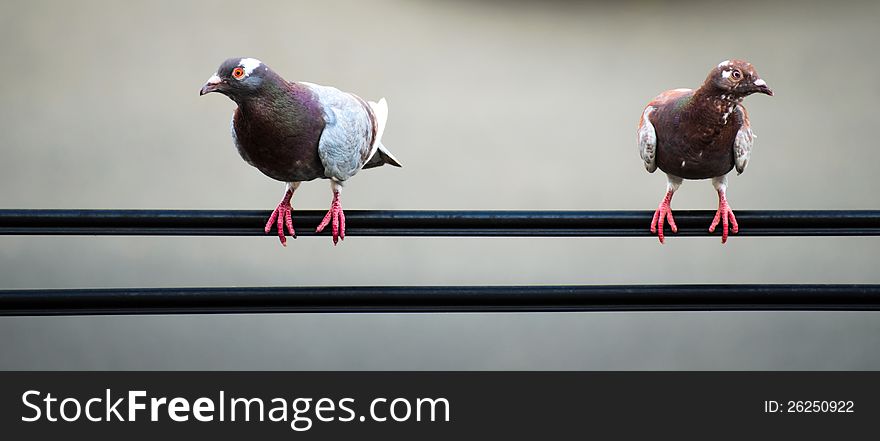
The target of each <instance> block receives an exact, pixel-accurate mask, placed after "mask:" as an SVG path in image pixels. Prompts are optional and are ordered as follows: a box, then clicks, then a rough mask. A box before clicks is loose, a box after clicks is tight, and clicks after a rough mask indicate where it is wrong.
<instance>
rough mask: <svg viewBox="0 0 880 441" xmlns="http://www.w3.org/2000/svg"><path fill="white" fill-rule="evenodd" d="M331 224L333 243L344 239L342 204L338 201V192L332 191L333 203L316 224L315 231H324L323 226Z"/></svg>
mask: <svg viewBox="0 0 880 441" xmlns="http://www.w3.org/2000/svg"><path fill="white" fill-rule="evenodd" d="M331 222H332V225H333V230H332V232H333V245H336V244H337V243H339V241H340V240H345V213H344V212H343V211H342V204H340V203H339V192H338V191H334V192H333V203H331V204H330V211H328V212H327V214H326V215H325V216H324V220H322V221H321V224H320V225H318V228H317V229H316V230H315V232H317V233H320V232H321V231H324V227H326V226H327V224H329V223H331Z"/></svg>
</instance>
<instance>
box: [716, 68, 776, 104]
mask: <svg viewBox="0 0 880 441" xmlns="http://www.w3.org/2000/svg"><path fill="white" fill-rule="evenodd" d="M706 84H707V85H710V84H711V85H713V86H714V87H715V88H716V89H720V90H721V93H722V94H725V93H726V94H729V95H733V96H736V97H744V96H748V95H751V94H753V93H763V94H767V95H770V96H772V95H773V91H772V90H770V87H769V86H767V83H766V82H765V81H764V80H762V79H761V77H759V76H758V72H757V71H755V68H754V67H753V66H752V64H751V63H749V62H747V61H743V60H725V61H722V62H721V63H718V66H716V67H715V68H714V69H712V71H711V72H709V76H708V77H707V78H706Z"/></svg>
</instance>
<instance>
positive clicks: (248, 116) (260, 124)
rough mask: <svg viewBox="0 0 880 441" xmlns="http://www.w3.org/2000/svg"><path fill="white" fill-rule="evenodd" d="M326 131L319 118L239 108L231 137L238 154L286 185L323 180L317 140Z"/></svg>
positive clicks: (233, 119) (322, 167)
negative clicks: (293, 182) (248, 110)
mask: <svg viewBox="0 0 880 441" xmlns="http://www.w3.org/2000/svg"><path fill="white" fill-rule="evenodd" d="M323 128H324V124H323V119H322V118H321V117H320V115H318V116H317V117H315V118H309V115H292V116H291V115H283V114H280V115H279V114H273V113H272V112H265V113H256V112H253V111H251V112H247V111H242V110H241V108H239V109H236V111H235V113H234V114H233V117H232V136H233V141H234V142H235V146H236V148H237V149H238V153H239V154H240V155H241V157H242V159H244V160H245V161H246V162H247V163H248V164H251V165H252V166H254V167H256V168H257V169H258V170H260V171H261V172H262V173H263V174H265V175H266V176H269V177H270V178H272V179H276V180H279V181H283V182H292V181H310V180H312V179H316V178H322V177H324V166H323V164H322V163H321V159H320V157H319V156H318V141H319V140H320V137H321V131H322V130H323Z"/></svg>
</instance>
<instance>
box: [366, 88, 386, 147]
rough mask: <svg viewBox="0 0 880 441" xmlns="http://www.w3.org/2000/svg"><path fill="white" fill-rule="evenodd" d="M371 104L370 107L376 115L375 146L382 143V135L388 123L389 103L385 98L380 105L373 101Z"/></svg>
mask: <svg viewBox="0 0 880 441" xmlns="http://www.w3.org/2000/svg"><path fill="white" fill-rule="evenodd" d="M369 103H370V107H372V108H373V113H374V114H375V115H376V127H377V129H376V139H374V140H373V145H376V144H379V143H380V142H382V133H384V132H385V123H387V122H388V101H385V98H382V99H381V100H379V102H378V103H374V102H372V101H370V102H369Z"/></svg>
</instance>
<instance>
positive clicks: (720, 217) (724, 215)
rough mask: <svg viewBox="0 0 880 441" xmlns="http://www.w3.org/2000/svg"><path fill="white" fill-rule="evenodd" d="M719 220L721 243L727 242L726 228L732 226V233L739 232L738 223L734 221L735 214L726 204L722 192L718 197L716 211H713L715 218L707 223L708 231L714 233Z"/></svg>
mask: <svg viewBox="0 0 880 441" xmlns="http://www.w3.org/2000/svg"><path fill="white" fill-rule="evenodd" d="M719 222H721V243H727V234H728V229H729V228H730V227H732V231H733V233H734V234H736V233H739V225H738V224H737V223H736V216H734V215H733V209H731V208H730V205H728V204H727V198H726V197H725V196H724V195H723V194H719V197H718V211H716V212H715V218H714V219H712V224H711V225H709V232H710V233H714V232H715V227H717V226H718V223H719Z"/></svg>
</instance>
